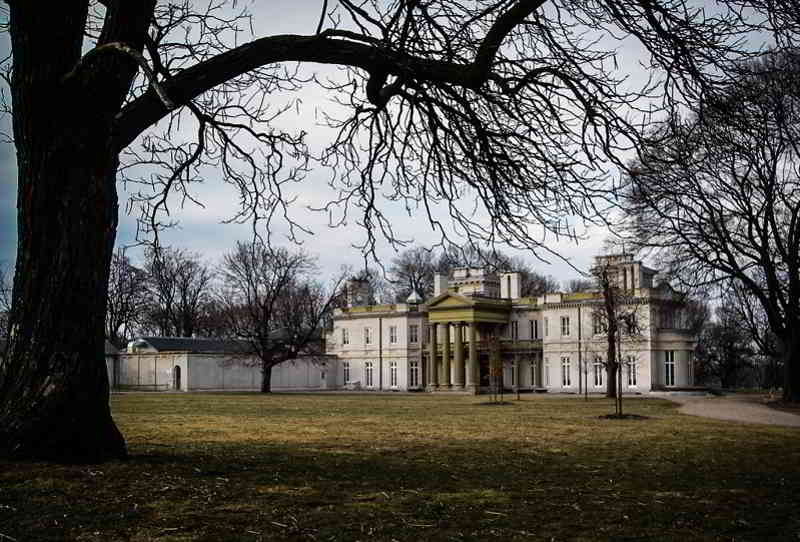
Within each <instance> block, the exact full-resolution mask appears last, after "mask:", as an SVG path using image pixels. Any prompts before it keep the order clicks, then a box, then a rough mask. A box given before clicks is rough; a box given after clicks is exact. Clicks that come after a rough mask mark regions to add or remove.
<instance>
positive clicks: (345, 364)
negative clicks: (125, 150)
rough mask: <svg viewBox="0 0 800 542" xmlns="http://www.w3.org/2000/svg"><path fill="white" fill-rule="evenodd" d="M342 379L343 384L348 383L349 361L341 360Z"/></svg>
mask: <svg viewBox="0 0 800 542" xmlns="http://www.w3.org/2000/svg"><path fill="white" fill-rule="evenodd" d="M342 379H343V380H344V383H345V384H349V383H350V362H349V361H343V362H342Z"/></svg>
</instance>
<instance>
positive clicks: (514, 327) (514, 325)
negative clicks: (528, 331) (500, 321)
mask: <svg viewBox="0 0 800 542" xmlns="http://www.w3.org/2000/svg"><path fill="white" fill-rule="evenodd" d="M518 338H519V322H517V321H516V320H515V321H513V322H511V339H512V340H514V341H516V340H517V339H518Z"/></svg>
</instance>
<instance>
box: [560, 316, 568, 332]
mask: <svg viewBox="0 0 800 542" xmlns="http://www.w3.org/2000/svg"><path fill="white" fill-rule="evenodd" d="M561 336H562V337H567V336H569V316H562V317H561Z"/></svg>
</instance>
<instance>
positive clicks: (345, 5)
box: [0, 0, 735, 461]
mask: <svg viewBox="0 0 800 542" xmlns="http://www.w3.org/2000/svg"><path fill="white" fill-rule="evenodd" d="M5 3H6V6H7V12H6V13H7V14H8V29H9V31H10V36H11V46H12V53H13V54H12V57H11V59H10V62H11V69H10V78H9V84H10V96H11V104H10V108H11V114H12V118H13V140H14V145H15V146H16V150H17V161H18V184H19V187H18V194H19V201H18V224H19V228H18V232H19V243H18V252H17V262H16V270H15V277H14V293H13V306H12V310H11V317H10V324H9V325H10V329H11V333H10V334H9V335H10V337H11V338H10V341H9V346H8V351H7V355H6V357H5V360H4V361H3V364H2V366H0V448H1V449H2V450H1V451H2V454H4V455H14V456H18V457H45V458H57V459H61V460H66V459H70V460H76V461H95V460H103V459H105V458H109V457H122V456H125V455H126V447H125V441H124V439H123V437H122V435H121V434H120V432H119V431H118V429H117V427H116V425H115V424H114V422H113V420H112V418H111V412H110V409H109V405H108V384H107V382H106V377H105V368H104V362H103V356H102V352H103V349H102V343H103V324H104V319H105V311H106V301H105V299H106V295H105V294H106V290H107V285H108V274H109V265H110V261H111V255H112V251H113V246H114V240H115V235H116V227H117V213H118V203H117V188H116V183H117V180H118V178H121V179H123V180H125V181H130V182H142V183H143V184H142V185H141V187H142V190H141V192H140V194H139V195H138V196H137V199H138V200H139V201H140V202H141V203H142V204H143V209H144V213H145V216H146V218H145V219H143V224H144V225H148V226H149V227H150V228H151V229H153V228H154V229H158V228H159V227H161V226H162V225H164V224H165V223H168V222H169V219H168V218H167V217H168V211H169V207H168V204H169V202H170V201H173V200H170V199H169V196H168V194H169V193H177V195H178V196H179V197H181V198H184V199H185V198H192V197H193V195H192V192H191V185H192V183H194V182H196V181H199V180H201V179H202V177H203V172H204V171H208V170H209V169H208V168H210V167H215V168H217V169H218V171H220V175H221V176H222V177H223V179H224V180H225V181H226V182H228V183H230V184H232V185H234V186H235V187H236V188H237V189H238V190H239V192H240V195H239V200H240V202H241V203H242V209H241V212H240V213H238V214H237V215H236V216H234V217H232V219H233V220H253V221H258V220H261V219H263V220H268V219H270V218H272V217H281V218H283V217H289V218H291V216H290V215H289V211H288V205H289V203H290V199H291V198H287V197H285V196H286V194H285V192H284V189H286V188H287V187H288V186H289V185H288V184H287V183H291V182H293V181H298V180H301V179H302V177H303V175H304V173H305V171H306V170H307V168H308V162H307V159H308V156H309V154H308V149H307V148H306V144H305V138H304V132H302V131H300V130H297V131H292V132H289V131H286V130H282V129H281V128H280V125H279V124H278V123H277V122H276V121H275V119H276V117H277V116H278V115H279V114H280V113H281V112H282V111H285V110H289V109H290V106H291V105H294V103H292V102H290V103H288V104H287V103H286V101H284V100H278V98H275V99H273V97H276V96H278V94H279V93H280V92H282V91H291V90H293V89H295V88H297V87H298V86H299V85H301V84H302V83H303V81H305V80H306V79H305V78H303V77H299V76H297V74H296V72H295V68H294V66H296V63H297V62H300V63H318V64H332V65H338V66H344V67H346V68H347V70H345V72H344V77H345V80H339V81H332V82H330V83H325V85H326V86H327V87H328V89H329V92H330V93H331V94H332V95H334V96H336V97H337V99H338V100H339V102H340V103H341V104H342V105H343V107H344V108H345V109H346V111H347V113H346V114H343V115H342V116H341V118H337V119H333V118H331V119H328V122H329V124H330V125H331V126H333V127H334V128H337V129H338V131H337V134H338V135H337V136H336V137H335V138H334V141H333V142H332V144H331V145H330V146H329V147H328V148H327V150H325V151H323V152H322V153H321V154H322V156H321V158H322V163H323V165H328V166H331V167H333V170H334V173H333V175H332V182H333V183H334V186H335V188H336V189H338V191H339V192H338V197H337V198H336V201H335V202H333V203H332V207H331V208H330V209H329V210H331V212H332V213H333V212H335V210H336V209H334V208H333V207H335V206H336V205H347V206H348V207H347V208H349V212H348V211H346V210H345V211H344V212H343V214H342V215H341V218H342V220H345V217H349V216H350V215H351V214H353V213H358V214H360V217H359V222H360V223H361V224H363V225H364V226H365V231H366V232H367V242H366V244H365V247H364V248H365V250H367V251H369V250H370V247H371V246H372V244H371V243H372V242H373V241H374V236H375V235H380V234H381V233H383V234H384V235H387V236H389V237H393V236H394V232H393V230H392V223H391V220H390V219H389V218H388V217H387V216H385V215H384V214H383V213H382V207H381V206H380V204H379V199H380V198H379V196H380V195H386V196H388V197H389V198H390V199H393V200H395V201H402V202H405V203H406V204H407V206H408V209H409V210H410V211H411V212H417V211H418V210H421V212H422V213H426V212H427V213H428V214H429V216H430V218H431V219H432V220H433V224H434V227H435V229H436V231H437V232H439V233H445V232H446V231H448V229H447V227H446V226H447V225H446V224H443V223H442V222H440V221H439V220H438V218H439V215H437V213H436V211H435V209H436V208H441V207H442V206H443V207H444V213H445V216H448V215H449V216H450V217H452V219H453V220H454V221H455V222H457V223H459V224H460V227H459V231H460V233H462V234H465V235H469V236H472V237H473V238H475V237H478V238H482V239H483V240H486V241H489V242H500V241H505V242H508V243H511V244H513V245H515V246H524V247H530V248H541V247H542V246H543V242H544V241H545V240H546V239H544V238H543V237H542V236H538V235H537V237H531V235H530V232H531V231H533V230H535V231H544V232H549V233H550V234H551V235H552V234H557V235H561V234H565V233H566V234H570V233H572V228H571V227H570V226H569V225H568V224H565V222H564V221H563V216H564V215H565V214H576V213H577V214H587V215H588V214H590V213H592V212H594V210H596V207H597V206H601V205H602V201H603V199H602V198H603V196H604V193H605V192H604V191H605V189H606V188H607V187H606V182H607V180H608V176H607V175H606V171H605V169H604V167H603V163H604V161H605V160H608V159H612V160H613V159H614V158H615V156H617V151H619V150H621V149H626V148H628V147H630V146H631V145H633V144H634V143H635V141H636V139H637V138H638V132H637V124H636V120H635V119H634V118H633V117H632V115H633V114H634V113H635V112H636V108H637V104H638V103H639V102H638V101H637V100H638V99H639V98H641V97H642V96H646V97H647V98H651V100H650V101H649V104H651V105H652V106H653V107H657V104H658V103H661V98H663V97H664V96H665V95H667V96H672V97H675V96H677V93H683V94H686V93H689V94H691V93H693V92H695V91H697V89H698V88H700V87H702V86H703V84H704V77H703V72H704V69H705V68H706V67H707V66H709V65H715V64H717V63H719V62H720V61H723V60H724V57H725V55H726V54H727V53H728V52H729V50H728V44H729V43H730V39H731V37H732V36H733V34H732V32H733V31H734V30H735V29H734V28H733V27H732V26H731V25H732V23H733V22H735V21H733V19H732V18H731V17H728V16H727V15H726V14H724V13H723V14H714V15H707V14H706V12H705V11H703V10H700V9H694V8H693V7H691V4H690V3H689V2H685V1H684V0H646V1H644V0H612V1H610V2H602V3H586V2H584V3H574V2H567V1H563V0H548V1H545V0H477V1H475V2H462V1H461V0H440V1H438V2H427V1H416V0H414V1H408V2H405V1H403V2H400V1H388V2H383V1H378V0H369V1H366V2H358V3H356V2H354V1H352V0H336V1H331V2H328V1H327V0H326V1H323V2H321V3H320V17H319V24H315V25H314V27H315V28H310V30H309V33H308V34H307V35H287V34H277V35H271V36H252V39H245V34H244V33H243V32H241V30H242V29H244V28H247V23H248V20H247V16H246V14H243V13H235V14H233V15H231V11H230V10H229V9H228V8H236V9H241V8H242V3H238V4H237V3H236V2H230V3H226V2H223V1H221V2H212V3H205V2H201V1H199V0H198V1H197V2H195V1H192V0H178V1H169V2H167V1H157V0H142V1H139V2H131V1H123V0H97V1H93V0H64V1H60V2H50V3H47V5H43V4H42V3H40V2H26V1H22V0H6V2H5ZM227 4H230V5H227ZM270 8H271V4H270V7H269V8H264V9H270ZM280 15H281V14H280V13H275V17H273V19H274V20H279V19H280ZM628 36H630V37H632V38H633V39H634V40H636V41H637V42H638V43H640V44H642V46H643V48H644V50H645V51H646V52H647V58H646V59H645V61H646V62H648V63H649V65H650V66H652V67H653V68H655V69H662V70H664V73H665V75H664V77H662V78H659V77H655V78H654V79H653V80H652V81H651V82H649V83H645V84H644V85H643V87H644V88H642V89H639V90H636V89H632V87H631V85H630V82H629V81H627V80H626V77H625V76H626V74H625V73H622V72H615V71H614V64H615V52H614V50H615V46H616V41H615V40H618V39H621V38H624V37H628ZM648 107H649V106H648ZM143 165H149V166H151V167H154V168H155V170H153V169H148V168H145V169H144V170H143V168H142V167H141V166H143ZM465 200H466V201H469V202H470V203H469V204H468V205H465ZM475 206H477V208H476V207H475ZM335 219H336V217H335V216H334V220H335ZM292 224H293V227H294V228H302V227H303V226H302V224H299V223H298V222H296V221H295V222H293V223H292Z"/></svg>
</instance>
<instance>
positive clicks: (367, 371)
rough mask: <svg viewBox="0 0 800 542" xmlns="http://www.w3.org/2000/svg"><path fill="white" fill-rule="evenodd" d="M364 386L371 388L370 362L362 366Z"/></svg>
mask: <svg viewBox="0 0 800 542" xmlns="http://www.w3.org/2000/svg"><path fill="white" fill-rule="evenodd" d="M364 385H365V386H366V387H368V388H371V387H372V362H371V361H368V362H366V363H365V364H364Z"/></svg>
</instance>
